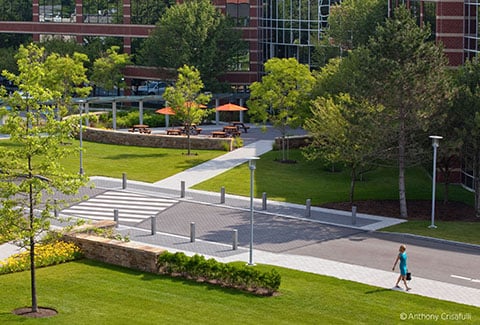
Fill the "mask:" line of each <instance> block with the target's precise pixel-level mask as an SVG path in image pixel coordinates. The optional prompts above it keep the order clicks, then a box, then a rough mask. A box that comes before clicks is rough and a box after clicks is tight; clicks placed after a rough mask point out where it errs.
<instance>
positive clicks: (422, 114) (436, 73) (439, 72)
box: [364, 7, 452, 218]
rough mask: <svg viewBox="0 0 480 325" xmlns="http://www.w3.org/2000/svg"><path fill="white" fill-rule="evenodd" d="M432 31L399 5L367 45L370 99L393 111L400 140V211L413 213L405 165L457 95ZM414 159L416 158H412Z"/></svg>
mask: <svg viewBox="0 0 480 325" xmlns="http://www.w3.org/2000/svg"><path fill="white" fill-rule="evenodd" d="M429 37H430V31H429V28H428V26H427V27H419V26H418V25H417V23H416V21H415V19H414V18H413V17H412V16H411V14H410V12H409V11H408V10H407V9H406V8H404V7H399V8H398V9H396V10H395V12H394V17H393V18H391V19H388V20H387V21H386V23H385V25H378V27H377V29H376V33H375V36H374V37H372V38H370V41H369V42H368V44H367V49H368V51H369V52H370V55H371V60H369V63H368V64H367V65H365V67H366V69H365V70H364V73H366V75H368V76H370V77H371V82H370V83H369V85H370V86H371V87H370V89H369V98H370V99H371V100H372V101H373V102H374V103H375V102H377V103H379V104H382V105H383V106H384V107H385V108H386V110H387V111H388V112H389V113H390V114H386V115H385V116H389V117H390V119H389V120H387V121H385V125H388V126H389V128H390V130H391V131H392V132H393V134H395V136H396V139H397V146H398V151H397V153H396V155H395V158H396V161H398V169H399V177H398V178H399V180H398V183H399V199H400V215H401V217H403V218H407V216H408V213H407V201H406V187H405V170H406V168H407V166H408V164H409V163H412V162H413V163H415V162H418V160H417V161H415V160H416V159H418V158H419V157H421V155H419V149H420V148H421V143H422V142H423V140H422V139H424V138H425V137H426V135H425V130H426V129H427V128H428V124H429V122H430V118H431V117H432V116H435V114H436V113H437V111H438V110H439V108H440V107H441V106H442V105H445V104H448V102H449V100H450V98H451V95H452V86H451V82H450V81H451V80H450V78H449V75H448V73H447V59H446V57H445V56H444V55H443V52H442V49H441V48H440V47H438V46H436V45H435V44H434V43H433V42H429V41H427V40H428V39H429ZM411 159H413V160H411Z"/></svg>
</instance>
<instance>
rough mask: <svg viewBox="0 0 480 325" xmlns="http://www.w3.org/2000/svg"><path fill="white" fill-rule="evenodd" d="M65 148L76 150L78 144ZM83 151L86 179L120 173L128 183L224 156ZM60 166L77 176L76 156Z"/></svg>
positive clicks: (96, 146) (105, 148)
mask: <svg viewBox="0 0 480 325" xmlns="http://www.w3.org/2000/svg"><path fill="white" fill-rule="evenodd" d="M11 145H12V143H11V142H10V141H7V140H3V141H0V149H1V147H2V146H11ZM69 145H71V146H74V147H77V148H78V147H79V143H78V141H73V142H72V143H71V144H69ZM83 148H84V151H83V169H84V172H85V174H86V175H88V176H107V177H115V178H121V177H122V173H126V174H127V178H128V179H131V180H137V181H143V182H156V181H159V180H161V179H164V178H167V177H169V176H172V175H175V174H176V173H179V172H181V171H183V170H185V169H188V168H191V167H194V166H196V165H198V164H201V163H203V162H205V161H208V160H210V159H213V158H215V157H218V156H220V155H222V154H224V153H225V152H223V151H218V150H192V153H193V154H194V155H186V152H187V151H186V150H184V149H166V148H150V147H135V146H124V145H106V144H100V143H95V142H88V141H84V142H83ZM62 164H63V166H65V168H66V169H67V170H68V171H69V172H73V173H76V172H78V171H79V169H80V159H79V155H72V156H70V157H68V158H65V159H63V160H62Z"/></svg>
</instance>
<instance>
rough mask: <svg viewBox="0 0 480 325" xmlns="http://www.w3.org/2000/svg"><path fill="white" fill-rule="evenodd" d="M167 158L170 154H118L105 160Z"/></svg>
mask: <svg viewBox="0 0 480 325" xmlns="http://www.w3.org/2000/svg"><path fill="white" fill-rule="evenodd" d="M167 156H168V154H166V153H151V154H145V153H122V154H118V155H110V156H106V157H105V158H104V159H109V160H118V159H134V158H162V157H167Z"/></svg>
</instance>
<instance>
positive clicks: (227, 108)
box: [215, 103, 248, 112]
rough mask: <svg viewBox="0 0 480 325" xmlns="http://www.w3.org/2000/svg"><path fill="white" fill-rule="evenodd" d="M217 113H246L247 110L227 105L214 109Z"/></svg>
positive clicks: (230, 104) (234, 105)
mask: <svg viewBox="0 0 480 325" xmlns="http://www.w3.org/2000/svg"><path fill="white" fill-rule="evenodd" d="M215 109H216V110H217V111H218V112H239V111H246V110H248V109H247V108H245V107H243V106H239V105H236V104H232V103H228V104H225V105H221V106H218V107H217V108H215Z"/></svg>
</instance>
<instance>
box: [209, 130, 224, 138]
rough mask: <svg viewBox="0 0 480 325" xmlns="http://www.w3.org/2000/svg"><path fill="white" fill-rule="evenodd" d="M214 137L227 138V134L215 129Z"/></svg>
mask: <svg viewBox="0 0 480 325" xmlns="http://www.w3.org/2000/svg"><path fill="white" fill-rule="evenodd" d="M212 137H213V138H226V137H227V134H226V133H225V132H223V131H213V132H212Z"/></svg>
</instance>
